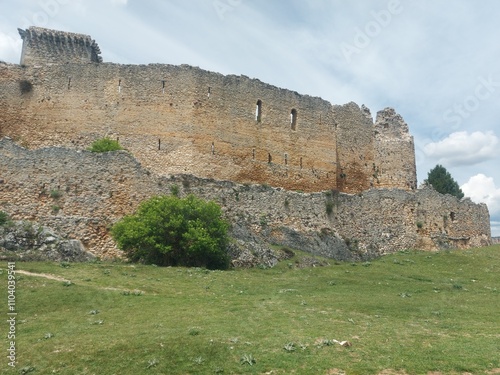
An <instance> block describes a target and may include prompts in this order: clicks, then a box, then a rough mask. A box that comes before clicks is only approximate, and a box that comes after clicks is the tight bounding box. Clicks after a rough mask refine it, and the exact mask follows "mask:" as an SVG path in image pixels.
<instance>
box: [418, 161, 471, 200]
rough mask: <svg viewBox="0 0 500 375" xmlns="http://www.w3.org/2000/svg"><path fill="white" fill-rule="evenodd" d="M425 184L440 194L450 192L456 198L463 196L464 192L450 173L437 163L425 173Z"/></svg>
mask: <svg viewBox="0 0 500 375" xmlns="http://www.w3.org/2000/svg"><path fill="white" fill-rule="evenodd" d="M425 184H426V185H431V186H432V187H433V188H434V189H435V190H436V191H437V192H439V193H441V194H451V195H453V196H455V197H457V198H458V199H462V198H463V197H464V193H463V191H462V189H460V186H459V185H458V183H457V182H456V181H455V180H454V179H453V177H451V174H450V173H449V172H448V171H447V170H446V168H445V167H443V166H442V165H440V164H438V165H436V166H435V167H434V168H433V169H431V170H430V172H429V173H428V175H427V179H426V180H425Z"/></svg>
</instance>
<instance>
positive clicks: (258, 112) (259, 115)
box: [255, 99, 262, 122]
mask: <svg viewBox="0 0 500 375" xmlns="http://www.w3.org/2000/svg"><path fill="white" fill-rule="evenodd" d="M255 121H257V122H261V121H262V100H260V99H259V100H257V105H256V107H255Z"/></svg>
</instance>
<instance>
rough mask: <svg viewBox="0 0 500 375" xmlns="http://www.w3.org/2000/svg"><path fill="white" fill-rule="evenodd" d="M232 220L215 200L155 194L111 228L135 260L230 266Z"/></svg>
mask: <svg viewBox="0 0 500 375" xmlns="http://www.w3.org/2000/svg"><path fill="white" fill-rule="evenodd" d="M227 230H228V223H227V222H226V221H225V220H223V218H222V211H221V208H220V206H219V205H217V204H216V203H215V202H212V201H210V202H206V201H203V200H201V199H199V198H196V197H195V196H193V195H189V196H188V197H186V198H178V197H176V196H155V197H152V198H150V199H148V200H146V201H144V202H142V203H141V204H140V205H139V208H138V210H137V212H136V213H135V214H133V215H128V216H125V217H124V218H123V219H121V220H120V221H118V222H117V223H116V224H115V225H114V226H113V227H112V229H111V234H112V236H113V238H114V239H115V241H116V243H117V244H118V247H119V248H120V249H122V250H123V251H125V253H126V255H127V256H128V258H129V259H130V260H131V261H134V262H142V263H146V264H156V265H158V266H186V267H206V268H208V269H227V268H229V261H230V257H229V254H228V251H227V245H228V235H227Z"/></svg>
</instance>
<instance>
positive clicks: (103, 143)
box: [88, 138, 123, 152]
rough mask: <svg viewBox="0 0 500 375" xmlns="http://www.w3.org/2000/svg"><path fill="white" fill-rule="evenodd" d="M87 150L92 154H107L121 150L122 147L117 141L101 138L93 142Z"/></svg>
mask: <svg viewBox="0 0 500 375" xmlns="http://www.w3.org/2000/svg"><path fill="white" fill-rule="evenodd" d="M88 150H89V151H92V152H108V151H118V150H123V147H122V146H120V143H118V141H115V140H113V139H110V138H101V139H98V140H97V141H94V143H92V145H91V146H90V147H89V149H88Z"/></svg>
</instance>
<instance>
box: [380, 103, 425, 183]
mask: <svg viewBox="0 0 500 375" xmlns="http://www.w3.org/2000/svg"><path fill="white" fill-rule="evenodd" d="M374 148H375V160H374V164H373V177H374V186H375V187H377V188H394V187H395V188H399V189H404V190H413V189H416V188H417V170H416V164H415V146H414V142H413V137H412V136H411V135H410V132H409V129H408V125H407V124H406V122H405V121H404V120H403V118H402V117H401V116H400V115H398V114H397V113H396V112H395V111H394V110H393V109H391V108H387V109H385V110H383V111H379V112H378V113H377V119H376V121H375V124H374Z"/></svg>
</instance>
